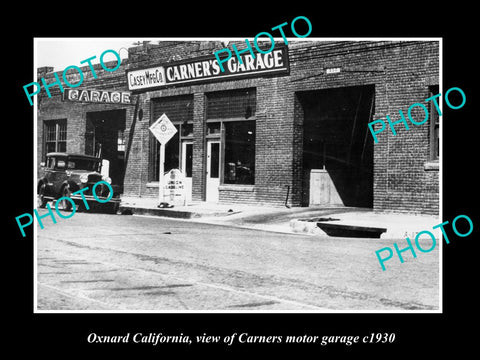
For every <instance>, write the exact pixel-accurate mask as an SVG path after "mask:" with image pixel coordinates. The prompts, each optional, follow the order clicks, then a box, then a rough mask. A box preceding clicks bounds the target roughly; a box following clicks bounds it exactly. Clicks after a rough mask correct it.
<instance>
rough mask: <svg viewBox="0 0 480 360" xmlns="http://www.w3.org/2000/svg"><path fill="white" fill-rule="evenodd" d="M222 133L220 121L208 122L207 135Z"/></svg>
mask: <svg viewBox="0 0 480 360" xmlns="http://www.w3.org/2000/svg"><path fill="white" fill-rule="evenodd" d="M218 134H220V123H219V122H214V123H208V124H207V135H218Z"/></svg>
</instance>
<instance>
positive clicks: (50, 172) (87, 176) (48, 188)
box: [37, 152, 121, 213]
mask: <svg viewBox="0 0 480 360" xmlns="http://www.w3.org/2000/svg"><path fill="white" fill-rule="evenodd" d="M101 167H102V159H100V158H97V157H94V156H89V155H80V154H70V153H60V152H52V153H48V154H47V156H46V162H45V163H42V164H41V167H40V169H39V174H38V184H37V206H38V207H40V208H43V207H45V206H46V204H47V202H48V201H50V200H57V199H59V198H61V197H70V198H71V199H72V200H73V201H74V203H75V204H76V205H78V210H79V211H81V210H85V205H84V201H83V199H82V194H83V196H84V197H85V200H86V201H87V203H88V206H89V208H90V209H103V210H107V211H109V212H113V213H116V212H117V210H118V207H119V204H120V192H121V188H120V187H119V186H116V185H110V186H111V188H112V189H113V195H112V196H111V194H110V189H109V187H108V186H107V185H105V184H104V183H100V184H99V185H97V186H96V188H95V195H96V197H97V199H100V202H99V201H97V200H96V199H95V197H94V196H93V193H92V189H93V186H94V185H95V184H96V183H97V182H99V181H101V180H103V181H106V182H108V183H109V184H111V179H110V178H109V177H108V176H104V175H102V174H101ZM85 187H88V189H87V190H85V191H83V192H82V194H80V193H79V194H76V195H72V193H74V192H76V191H78V190H81V189H83V188H85ZM109 197H111V199H110V200H109V201H108V202H104V201H106V199H108V198H109ZM102 202H103V203H102ZM58 205H59V206H58V208H59V209H61V210H71V209H72V202H71V201H68V200H62V201H60V204H58Z"/></svg>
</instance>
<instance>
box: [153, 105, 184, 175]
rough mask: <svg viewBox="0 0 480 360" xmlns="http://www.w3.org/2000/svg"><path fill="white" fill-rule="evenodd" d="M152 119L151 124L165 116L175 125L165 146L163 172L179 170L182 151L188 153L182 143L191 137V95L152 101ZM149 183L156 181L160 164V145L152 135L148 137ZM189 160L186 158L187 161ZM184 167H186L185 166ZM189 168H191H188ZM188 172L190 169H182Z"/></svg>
mask: <svg viewBox="0 0 480 360" xmlns="http://www.w3.org/2000/svg"><path fill="white" fill-rule="evenodd" d="M151 111H152V117H151V119H150V123H151V124H153V122H155V121H156V120H157V119H158V118H159V117H160V116H161V115H162V114H165V115H167V117H168V118H169V119H170V121H171V122H173V123H174V124H175V127H176V128H177V133H176V134H175V135H174V136H173V137H172V138H171V139H170V140H169V141H168V143H167V144H166V146H165V162H164V170H165V172H167V171H170V170H171V169H181V168H182V164H181V161H180V160H181V158H182V151H184V150H185V151H189V148H188V147H187V148H186V149H182V141H184V140H188V139H191V138H192V137H193V95H182V96H171V97H164V98H158V99H153V100H152V110H151ZM150 144H151V146H152V147H151V148H150V149H151V152H150V164H151V166H150V173H149V179H150V181H158V174H159V162H160V143H159V142H158V141H157V139H155V137H154V136H153V135H150ZM189 159H190V160H191V156H190V158H189V157H187V161H188V160H189ZM185 166H186V165H185ZM190 168H191V166H190ZM184 171H189V172H190V173H191V169H184Z"/></svg>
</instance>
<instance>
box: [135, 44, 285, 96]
mask: <svg viewBox="0 0 480 360" xmlns="http://www.w3.org/2000/svg"><path fill="white" fill-rule="evenodd" d="M227 65H228V66H225V69H224V71H223V72H222V71H221V70H220V66H219V64H218V60H217V59H216V58H215V57H213V58H212V57H202V58H201V59H198V58H196V59H189V60H185V61H182V62H176V63H169V64H164V66H157V67H152V68H148V69H142V70H131V71H127V83H128V89H129V90H143V89H148V88H153V87H161V86H169V85H175V84H184V83H193V82H201V81H212V80H215V81H221V80H222V79H223V78H233V77H242V76H245V77H248V76H252V77H253V76H262V75H264V74H267V73H268V74H286V73H288V72H289V71H290V70H289V69H290V68H289V63H288V50H287V47H281V48H279V49H276V50H274V51H271V52H268V53H265V54H264V53H259V54H255V55H251V54H242V55H241V56H240V57H239V58H236V57H235V58H233V57H232V58H230V59H229V60H228V63H227Z"/></svg>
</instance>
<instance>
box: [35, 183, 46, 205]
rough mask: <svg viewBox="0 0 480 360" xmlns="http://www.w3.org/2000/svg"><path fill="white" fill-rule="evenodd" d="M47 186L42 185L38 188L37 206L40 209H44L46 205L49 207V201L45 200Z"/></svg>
mask: <svg viewBox="0 0 480 360" xmlns="http://www.w3.org/2000/svg"><path fill="white" fill-rule="evenodd" d="M45 187H46V186H45V184H44V183H42V184H41V185H40V186H39V187H38V191H37V206H38V207H39V208H44V207H45V205H47V202H48V200H47V199H45Z"/></svg>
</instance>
